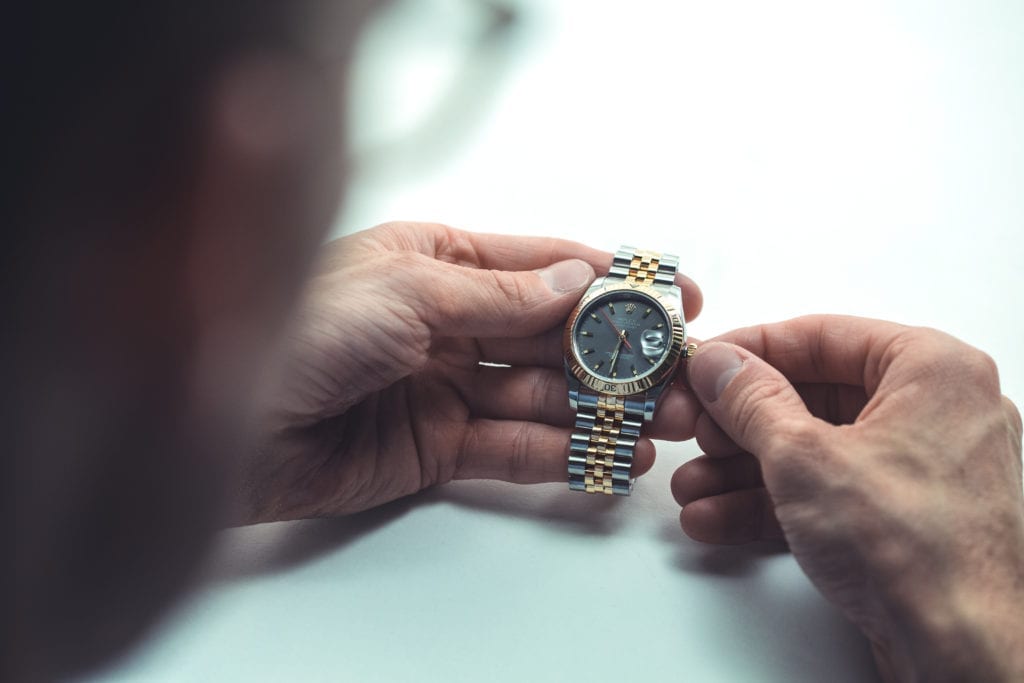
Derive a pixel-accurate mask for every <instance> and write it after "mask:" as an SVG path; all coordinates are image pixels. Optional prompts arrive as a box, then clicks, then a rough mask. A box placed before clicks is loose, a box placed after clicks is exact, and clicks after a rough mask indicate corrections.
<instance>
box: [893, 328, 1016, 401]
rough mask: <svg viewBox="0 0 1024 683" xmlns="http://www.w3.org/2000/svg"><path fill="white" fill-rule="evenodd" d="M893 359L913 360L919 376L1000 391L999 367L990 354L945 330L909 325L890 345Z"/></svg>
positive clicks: (952, 385)
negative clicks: (910, 326)
mask: <svg viewBox="0 0 1024 683" xmlns="http://www.w3.org/2000/svg"><path fill="white" fill-rule="evenodd" d="M889 354H890V355H891V357H892V358H896V357H900V358H905V359H911V362H912V363H913V372H914V375H916V377H917V378H919V379H921V380H924V381H929V382H933V383H937V384H940V385H942V386H946V387H949V388H950V389H954V388H955V389H957V390H963V389H965V388H973V389H981V390H983V391H985V392H987V393H992V392H994V391H998V388H999V370H998V368H997V366H996V363H995V361H994V360H993V359H992V357H991V356H989V355H988V354H987V353H984V352H983V351H980V350H978V349H976V348H974V347H973V346H970V345H968V344H966V343H964V342H962V341H960V340H959V339H956V338H955V337H952V336H950V335H948V334H946V333H944V332H940V331H938V330H933V329H930V328H925V327H912V328H907V329H906V330H905V331H903V332H901V333H900V334H899V335H897V337H896V338H895V339H894V340H893V342H892V343H891V344H890V346H889Z"/></svg>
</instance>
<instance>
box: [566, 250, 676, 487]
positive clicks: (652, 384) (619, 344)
mask: <svg viewBox="0 0 1024 683" xmlns="http://www.w3.org/2000/svg"><path fill="white" fill-rule="evenodd" d="M678 266H679V257H678V256H671V255H669V254H660V253H657V252H653V251H646V250H643V249H634V248H633V247H626V246H624V247H621V248H620V249H619V250H618V252H616V254H615V260H614V261H613V263H612V267H611V269H610V270H609V271H608V275H607V276H605V277H603V278H599V279H598V280H596V281H595V282H594V283H593V284H592V285H591V286H590V288H589V289H587V291H586V293H585V294H584V295H583V298H582V299H580V302H579V304H577V306H576V308H575V309H573V312H572V314H571V315H570V316H569V320H568V322H567V323H566V325H565V334H564V336H563V346H564V349H565V374H566V379H567V380H568V383H569V405H570V406H572V408H573V410H575V411H576V423H575V428H574V430H573V434H572V441H571V444H570V447H569V489H570V490H573V491H586V492H587V493H608V494H617V495H621V496H628V495H629V494H630V493H631V492H632V490H633V482H634V479H633V476H632V468H633V451H634V449H635V448H636V443H637V441H638V440H639V438H640V431H641V429H642V427H643V424H644V422H645V421H647V420H650V419H652V418H653V417H654V410H655V408H656V407H657V403H658V398H659V397H660V396H661V393H662V392H663V391H664V389H665V387H666V386H668V385H669V383H670V382H671V381H672V378H673V377H674V375H675V372H676V370H677V369H678V367H679V362H680V359H681V358H683V357H686V356H689V355H692V354H693V352H694V351H695V350H696V346H694V345H692V344H691V345H689V346H687V345H686V325H685V322H684V317H683V296H682V292H681V290H680V289H679V287H678V286H676V284H675V275H676V269H677V268H678Z"/></svg>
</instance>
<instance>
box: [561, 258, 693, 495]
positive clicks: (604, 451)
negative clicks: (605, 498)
mask: <svg viewBox="0 0 1024 683" xmlns="http://www.w3.org/2000/svg"><path fill="white" fill-rule="evenodd" d="M678 268H679V257H678V256H674V255H671V254H661V253H659V252H654V251H648V250H643V249H636V248H634V247H630V246H625V245H623V246H622V247H620V248H619V250H618V251H617V252H615V257H614V259H613V261H612V266H611V268H610V269H609V270H608V276H607V278H608V279H616V280H625V281H630V282H635V283H637V284H645V285H649V286H653V287H659V288H660V287H671V286H672V285H674V284H675V277H676V271H677V270H678ZM645 403H646V401H645V397H644V396H643V395H638V396H612V395H609V394H596V393H591V392H587V391H579V392H578V396H577V412H576V423H575V429H574V431H573V434H572V439H571V442H570V447H569V468H568V469H569V489H570V490H572V491H585V492H587V493H606V494H616V495H620V496H628V495H630V494H631V492H632V490H633V482H634V481H635V480H634V478H633V477H632V475H631V472H632V469H633V456H634V451H635V449H636V443H637V441H638V440H639V438H640V429H641V427H642V426H643V421H644V414H645Z"/></svg>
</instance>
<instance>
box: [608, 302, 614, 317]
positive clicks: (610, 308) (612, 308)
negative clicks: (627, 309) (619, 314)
mask: <svg viewBox="0 0 1024 683" xmlns="http://www.w3.org/2000/svg"><path fill="white" fill-rule="evenodd" d="M608 310H609V311H611V312H612V315H615V304H614V303H612V302H611V301H609V302H608Z"/></svg>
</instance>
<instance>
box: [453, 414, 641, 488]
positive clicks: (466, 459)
mask: <svg viewBox="0 0 1024 683" xmlns="http://www.w3.org/2000/svg"><path fill="white" fill-rule="evenodd" d="M569 435H570V430H568V429H564V428H559V427H552V426H551V425H545V424H537V423H535V422H524V421H516V420H485V419H477V420H472V421H471V422H470V423H469V425H467V432H466V436H465V439H464V441H463V444H462V446H461V448H460V449H459V453H458V458H459V460H458V465H457V466H456V470H455V475H454V478H455V479H498V480H501V481H509V482H513V483H516V484H539V483H543V482H555V481H562V482H564V481H568V463H569ZM653 465H654V444H653V443H651V440H650V439H646V438H641V439H640V440H639V441H638V442H637V444H636V449H635V451H634V455H633V469H632V476H634V477H638V476H641V475H643V474H644V473H646V472H647V471H648V470H650V469H651V467H652V466H653Z"/></svg>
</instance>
